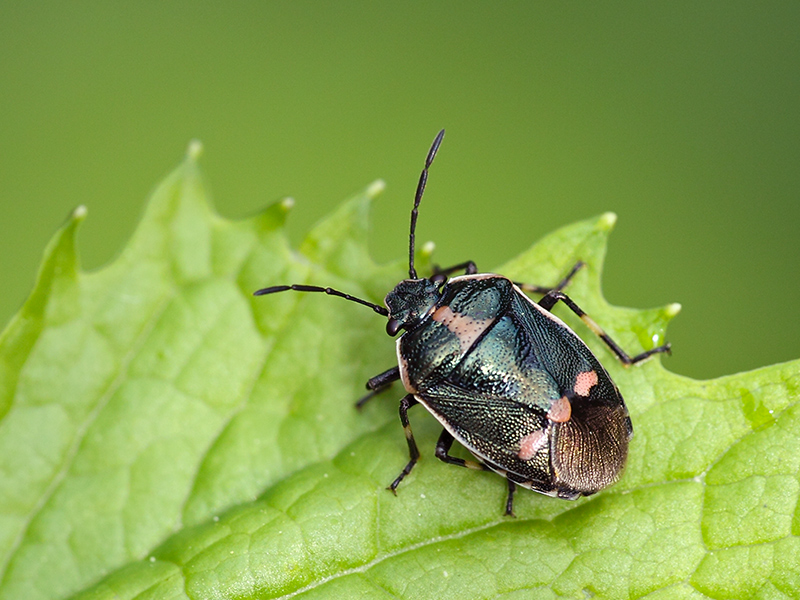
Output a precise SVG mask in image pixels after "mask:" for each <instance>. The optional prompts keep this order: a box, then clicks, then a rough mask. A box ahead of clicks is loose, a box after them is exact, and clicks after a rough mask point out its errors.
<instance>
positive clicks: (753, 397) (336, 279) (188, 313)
mask: <svg viewBox="0 0 800 600" xmlns="http://www.w3.org/2000/svg"><path fill="white" fill-rule="evenodd" d="M197 154H198V148H197V147H196V146H192V147H191V149H190V152H189V155H188V157H187V159H186V161H185V162H184V163H183V165H181V166H180V167H179V168H178V169H177V170H176V171H175V172H174V173H173V174H172V175H170V176H169V177H168V178H167V179H166V181H164V182H163V183H162V184H161V185H160V186H159V187H158V189H157V190H156V191H155V192H154V194H153V197H152V198H151V200H150V202H149V204H148V208H147V211H146V213H145V215H144V218H143V220H142V223H141V224H140V226H139V228H138V229H137V231H136V233H135V235H134V236H133V239H132V240H131V241H130V242H129V243H128V245H127V246H126V248H125V249H124V251H123V252H122V254H121V256H120V257H119V258H118V259H117V260H116V261H115V262H114V263H113V264H111V265H110V266H109V267H107V268H105V269H102V270H100V271H98V272H95V273H85V272H83V271H81V270H80V268H79V266H78V260H77V257H76V254H75V234H76V230H77V227H78V225H79V223H80V221H81V220H82V219H83V218H84V216H85V213H86V211H85V209H82V208H81V209H78V210H76V211H75V212H74V213H73V215H72V216H71V217H70V218H69V220H68V221H67V223H66V224H65V226H64V227H63V228H62V229H61V231H59V232H58V234H57V235H56V236H55V238H54V239H53V241H52V242H51V243H50V245H49V246H48V248H47V250H46V252H45V258H44V261H43V264H42V267H41V270H40V273H39V276H38V280H37V283H36V287H35V289H34V291H33V293H32V294H31V296H30V298H29V299H28V301H27V302H26V304H25V305H24V306H23V308H22V309H21V310H20V312H19V314H18V315H17V316H16V317H15V318H14V319H13V320H12V322H11V323H10V324H9V325H8V327H7V328H6V329H5V331H4V333H3V334H2V337H0V419H1V420H0V480H1V481H2V486H0V572H1V573H2V578H1V579H0V599H10V598H15V599H16V598H26V599H32V600H37V599H44V598H65V597H70V596H72V595H75V597H77V598H84V599H97V600H99V599H105V598H109V599H110V598H121V599H134V598H136V599H145V598H154V599H155V598H193V599H196V598H274V597H282V596H287V595H292V596H295V597H302V598H371V597H375V598H386V597H400V598H496V597H504V598H509V599H511V598H515V599H516V598H586V597H598V598H640V597H644V596H647V597H648V598H750V597H752V598H798V597H800V592H798V589H800V569H798V566H797V565H798V564H800V542H799V541H798V540H799V539H800V538H799V537H798V535H800V509H798V496H799V495H800V481H798V472H799V471H800V407H799V406H800V405H799V404H798V388H799V387H800V362H792V363H788V364H784V365H776V366H773V367H768V368H764V369H760V370H757V371H754V372H751V373H745V374H740V375H735V376H731V377H725V378H722V379H718V380H714V381H700V382H699V381H693V380H689V379H686V378H683V377H680V376H677V375H674V374H671V373H669V372H667V371H666V370H665V369H664V368H662V366H661V365H660V362H659V360H658V359H656V360H652V361H650V362H648V363H646V364H644V365H641V366H637V367H633V368H630V369H623V368H622V367H621V366H620V365H619V364H618V363H617V362H616V361H615V360H614V358H613V357H612V356H611V355H610V353H609V352H608V350H607V349H606V348H605V347H604V346H603V345H602V343H600V342H599V341H598V340H597V339H595V338H594V337H593V336H591V334H589V333H588V332H587V331H586V329H585V327H583V326H582V324H581V323H580V321H577V320H576V319H574V318H572V315H570V314H567V313H565V312H563V311H561V310H560V309H557V312H558V314H559V315H560V316H561V317H562V318H564V319H565V320H566V321H568V322H569V323H570V324H571V325H572V326H574V328H575V330H576V331H578V332H579V333H580V334H581V335H582V336H583V337H584V339H586V340H587V342H588V343H589V345H590V346H591V347H592V349H593V350H594V351H595V352H596V353H597V355H598V356H599V357H601V359H602V360H603V361H604V363H605V364H606V365H607V366H608V368H609V371H610V372H611V374H612V377H613V378H614V379H615V381H616V383H617V384H618V385H619V387H620V389H621V390H622V392H623V394H624V395H625V397H626V399H627V403H628V406H629V409H630V412H631V415H632V419H633V422H634V427H635V430H636V434H635V436H634V439H633V442H632V445H631V453H630V459H629V463H628V467H627V470H626V472H625V475H624V477H623V478H622V480H621V481H620V482H619V483H618V484H617V485H616V486H614V487H612V488H610V489H609V490H606V491H604V492H602V493H600V494H597V495H596V496H593V497H590V498H585V499H581V500H579V501H576V502H567V501H563V500H557V499H553V498H549V497H545V496H541V495H538V494H535V493H531V492H528V491H527V490H521V491H520V492H519V493H518V494H517V502H516V513H517V518H516V519H510V518H506V517H503V516H502V512H503V503H504V500H505V483H504V482H503V480H502V479H500V478H499V477H497V476H496V475H494V474H492V473H475V472H472V471H468V470H466V469H458V468H454V467H451V466H449V465H445V464H443V463H441V462H439V461H436V460H434V459H433V446H434V443H435V440H436V437H437V435H438V431H437V426H436V424H435V421H434V420H433V419H432V418H430V417H429V415H427V414H426V413H425V411H424V410H423V409H417V412H415V413H414V412H412V426H413V428H414V432H415V435H416V437H417V440H418V442H419V444H420V446H421V449H422V452H423V460H422V461H420V463H419V465H418V466H417V467H416V468H415V469H414V471H413V472H412V474H411V475H410V476H409V477H407V478H406V480H404V481H403V483H402V485H401V486H400V488H399V490H398V492H399V493H398V495H397V497H395V496H393V495H392V494H391V493H389V492H388V491H386V490H385V486H386V484H387V483H389V482H390V481H391V480H392V479H393V478H394V477H395V476H396V475H397V473H398V471H399V470H400V469H401V468H402V467H403V465H405V463H406V461H407V458H408V457H407V449H406V445H405V441H404V439H403V434H402V431H401V428H400V426H399V424H398V422H397V399H398V398H399V397H400V396H401V395H402V392H401V390H400V389H399V387H398V386H395V387H394V388H392V390H391V391H389V392H387V393H386V394H384V395H383V397H381V398H377V399H375V400H373V401H372V402H371V403H369V404H368V405H367V406H366V407H365V409H364V410H363V411H362V413H361V414H359V413H358V412H357V411H356V410H355V409H354V408H353V402H354V400H356V399H357V398H358V397H359V396H360V395H361V394H362V393H363V391H364V390H363V384H364V382H365V381H366V379H368V378H369V377H370V376H372V375H374V374H376V373H378V372H380V371H382V370H385V369H386V368H388V367H390V366H392V364H393V363H394V361H395V356H394V344H393V342H392V341H391V340H390V339H389V338H387V337H386V335H385V334H384V333H383V326H384V323H383V321H382V320H381V319H380V318H378V317H377V316H376V315H375V314H373V313H372V312H371V311H369V310H367V309H365V308H364V307H360V306H357V305H355V304H349V303H345V302H343V301H341V300H337V299H331V298H327V297H324V296H321V295H318V294H295V293H286V294H278V295H275V296H267V297H260V298H255V297H253V296H252V292H253V291H254V290H255V289H257V288H259V287H262V286H265V285H274V284H278V283H305V282H310V283H315V284H322V285H329V286H331V287H336V288H338V289H342V290H344V291H347V292H349V293H352V294H355V295H358V296H361V297H365V298H368V299H370V300H372V301H374V302H381V300H382V296H383V295H384V294H385V293H386V292H387V291H388V290H390V289H391V288H392V286H393V285H394V283H396V282H397V281H398V280H399V279H401V278H402V277H403V276H404V265H403V260H402V259H399V260H398V262H397V263H395V264H391V265H386V266H378V265H375V264H374V263H373V262H372V261H371V260H370V259H369V256H368V253H367V250H366V240H367V225H366V220H367V212H368V210H369V204H370V201H371V199H372V198H373V197H374V196H375V195H376V194H377V193H378V192H379V191H380V189H381V188H382V185H381V184H380V183H378V184H373V186H371V188H370V189H368V190H367V191H365V192H364V193H362V194H359V195H358V196H356V197H355V198H353V199H352V200H349V201H348V202H346V203H345V204H343V205H342V206H341V208H340V209H339V210H338V211H337V212H336V213H335V214H333V215H332V216H330V217H328V218H327V219H326V220H325V221H324V222H323V223H322V224H320V225H319V226H317V227H316V229H314V230H313V231H312V232H310V233H309V235H308V237H307V238H306V240H305V241H304V242H303V244H302V245H301V247H300V250H299V251H293V250H292V249H291V248H290V246H289V244H288V242H287V239H286V236H285V234H284V232H283V228H282V225H283V222H284V218H285V216H286V212H287V210H288V208H289V207H290V205H291V202H290V201H288V200H284V201H282V202H278V203H277V204H275V205H273V206H271V207H269V208H268V209H266V210H265V211H264V212H263V213H262V214H260V215H258V216H256V217H253V218H251V219H249V220H245V221H241V222H229V221H226V220H223V219H221V218H220V217H218V216H217V215H216V214H214V213H213V211H212V210H211V209H210V207H209V204H208V201H207V192H206V189H205V187H204V185H203V182H202V180H201V177H200V174H199V172H198V167H197V164H196V159H197ZM613 221H614V218H613V215H603V216H601V217H600V218H598V219H593V220H589V221H584V222H580V223H577V224H575V225H572V226H569V227H566V228H564V229H562V230H560V231H558V232H556V233H554V234H552V235H550V236H549V237H547V238H546V239H544V240H542V241H541V242H539V243H538V244H536V245H535V246H534V247H533V248H531V249H530V250H528V251H527V252H525V253H524V254H523V255H522V256H520V257H519V258H518V259H516V260H514V261H512V262H511V263H509V264H508V265H505V266H504V267H502V268H500V269H498V271H499V272H503V273H505V274H507V275H509V276H511V277H513V278H515V279H518V280H523V281H529V282H532V283H540V284H548V283H550V284H552V283H554V282H556V281H558V280H559V279H560V278H561V277H562V276H563V275H564V274H565V273H566V271H567V270H568V269H569V267H570V266H571V265H572V264H574V263H575V262H576V261H577V260H578V259H582V260H584V261H586V262H587V268H586V269H584V270H582V271H581V272H580V273H579V274H578V275H577V276H576V278H575V280H574V281H573V282H572V283H571V284H570V294H571V295H572V296H573V298H574V299H575V300H576V301H577V302H578V303H579V304H580V305H581V306H582V307H583V308H585V309H586V310H587V312H589V314H591V315H592V316H593V317H594V318H595V320H597V321H598V322H599V323H601V324H602V325H603V327H605V328H606V329H607V331H608V332H609V333H610V334H611V335H612V336H613V337H614V338H615V339H616V340H617V341H618V342H619V343H620V344H621V345H622V346H623V347H624V348H626V349H628V350H629V351H631V352H638V351H640V350H641V349H643V348H649V347H652V346H653V345H654V344H657V343H662V341H663V340H664V330H665V327H666V324H667V322H668V320H669V319H670V318H671V317H672V316H674V314H675V313H676V312H677V311H676V307H675V306H667V307H664V308H660V309H654V310H644V311H639V310H631V309H624V308H618V307H613V306H609V305H608V304H607V303H606V302H605V300H604V299H603V297H602V295H601V292H600V272H601V267H602V262H603V257H604V253H605V247H606V239H607V235H608V233H609V231H610V229H611V226H612V225H613ZM403 254H404V253H402V252H399V251H398V256H400V257H402V256H403ZM429 258H430V257H429V256H427V255H421V257H420V259H421V261H422V262H421V263H420V267H421V268H424V267H425V266H426V264H427V263H428V262H429ZM676 351H680V349H676Z"/></svg>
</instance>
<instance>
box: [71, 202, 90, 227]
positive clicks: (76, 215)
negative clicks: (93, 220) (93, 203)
mask: <svg viewBox="0 0 800 600" xmlns="http://www.w3.org/2000/svg"><path fill="white" fill-rule="evenodd" d="M87 214H89V209H88V208H86V205H85V204H81V205H80V206H77V207H75V210H73V211H72V214H71V215H70V216H69V218H70V221H75V222H78V223H80V222H81V221H83V220H84V219H85V218H86V215H87Z"/></svg>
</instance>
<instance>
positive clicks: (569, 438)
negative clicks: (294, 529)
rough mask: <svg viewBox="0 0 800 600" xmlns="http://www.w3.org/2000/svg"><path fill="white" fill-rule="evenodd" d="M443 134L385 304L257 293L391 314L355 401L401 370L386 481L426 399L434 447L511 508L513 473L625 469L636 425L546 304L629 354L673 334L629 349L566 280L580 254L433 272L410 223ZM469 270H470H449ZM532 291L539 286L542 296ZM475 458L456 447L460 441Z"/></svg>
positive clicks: (577, 474)
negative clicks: (529, 270)
mask: <svg viewBox="0 0 800 600" xmlns="http://www.w3.org/2000/svg"><path fill="white" fill-rule="evenodd" d="M443 137H444V130H442V131H440V132H439V134H438V135H437V136H436V139H435V140H434V142H433V145H432V146H431V149H430V150H429V152H428V156H427V158H426V160H425V166H424V168H423V170H422V174H421V175H420V179H419V183H418V184H417V191H416V195H415V197H414V208H413V209H412V211H411V227H410V235H409V253H408V262H409V267H408V279H405V280H403V281H401V282H400V283H398V284H397V286H396V287H395V288H394V289H393V290H392V291H391V292H389V293H388V294H387V295H386V298H385V307H384V306H380V305H377V304H373V303H372V302H369V301H367V300H363V299H361V298H356V297H354V296H351V295H349V294H346V293H344V292H341V291H338V290H335V289H332V288H328V287H320V286H314V285H299V284H295V285H278V286H273V287H267V288H264V289H261V290H258V291H257V292H255V295H257V296H260V295H265V294H272V293H276V292H284V291H288V290H294V291H297V292H321V293H325V294H329V295H331V296H338V297H340V298H344V299H345V300H350V301H353V302H357V303H359V304H363V305H364V306H368V307H369V308H371V309H372V310H374V311H375V312H376V313H378V314H380V315H383V316H385V317H387V318H388V322H387V324H386V331H387V333H388V334H389V335H390V336H395V335H397V334H398V333H399V332H401V331H402V332H403V333H402V335H401V336H400V337H399V338H398V339H397V361H398V364H397V366H396V367H392V368H391V369H388V370H387V371H384V372H383V373H380V374H378V375H376V376H375V377H372V378H371V379H370V380H369V381H368V382H367V389H368V390H370V392H369V393H368V394H367V395H366V396H364V397H363V398H362V399H361V400H359V401H358V403H357V406H358V407H359V408H360V407H361V406H362V405H363V404H364V403H365V402H366V401H367V400H369V399H370V398H372V397H373V396H374V395H375V394H377V393H379V392H381V391H383V390H385V389H386V388H388V387H389V386H390V385H391V384H392V383H393V382H394V381H397V380H398V379H399V380H401V381H402V383H403V386H404V387H405V389H406V392H408V393H407V394H406V395H405V396H404V397H403V398H402V399H401V400H400V422H401V423H402V425H403V429H404V431H405V436H406V441H407V443H408V451H409V461H408V464H406V466H405V467H404V468H403V470H402V471H401V472H400V474H399V475H398V476H397V478H395V480H394V481H392V483H391V484H390V485H389V488H388V489H390V490H391V491H392V492H395V493H396V489H397V486H398V485H399V484H400V482H401V481H402V480H403V478H404V477H405V476H406V475H408V474H409V473H410V472H411V470H412V469H413V468H414V465H415V464H416V462H417V460H418V459H419V456H420V454H419V450H418V449H417V444H416V442H415V440H414V435H413V433H412V431H411V426H410V425H409V421H408V410H409V408H411V407H412V406H414V405H415V404H422V405H423V406H424V407H425V408H426V409H428V411H429V412H430V413H431V414H432V415H433V416H434V417H435V418H436V419H437V420H438V421H439V423H441V425H442V427H443V429H442V433H441V435H440V436H439V441H438V442H437V444H436V452H435V454H436V457H437V458H438V459H440V460H442V461H444V462H446V463H449V464H453V465H458V466H461V467H468V468H471V469H479V470H491V471H495V472H497V473H499V474H500V475H502V476H504V477H505V478H506V480H507V482H508V497H507V500H506V514H507V515H512V514H513V500H514V492H515V490H516V487H517V485H521V486H523V487H527V488H530V489H532V490H535V491H537V492H540V493H542V494H547V495H549V496H555V497H558V498H565V499H569V500H574V499H575V498H578V497H579V496H588V495H591V494H594V493H595V492H597V491H599V490H601V489H603V488H605V487H607V486H609V485H611V484H613V483H614V482H616V481H617V479H618V478H619V476H620V474H621V472H622V469H623V467H624V466H625V461H626V458H627V455H628V442H629V440H630V438H631V435H632V434H633V427H632V425H631V420H630V417H629V416H628V410H627V408H626V407H625V402H624V401H623V399H622V395H621V394H620V392H619V390H618V389H617V386H616V385H615V384H614V382H613V381H612V380H611V377H609V375H608V372H607V371H606V370H605V368H603V366H602V365H601V364H600V362H599V361H598V360H597V358H596V357H595V356H594V354H592V352H591V351H590V350H589V348H588V347H587V346H586V344H585V343H584V342H583V341H582V340H581V339H580V338H579V337H578V336H577V335H576V334H575V333H574V332H573V331H572V330H571V329H570V328H569V327H568V326H567V325H566V324H564V322H563V321H561V320H560V319H559V318H558V317H556V316H554V315H553V314H552V313H551V310H552V308H553V306H554V305H555V304H557V303H558V302H562V303H564V304H565V305H566V306H567V307H568V308H569V309H570V310H571V311H572V312H574V313H575V314H576V315H578V317H580V318H581V320H582V321H583V322H584V323H585V324H586V325H587V326H588V327H589V329H590V330H591V331H592V332H594V333H595V334H596V335H597V336H599V337H600V338H601V339H602V340H603V342H605V344H606V346H608V348H609V349H610V350H611V352H612V353H613V354H614V355H615V356H616V357H617V358H618V359H619V360H620V361H621V362H622V363H623V364H624V365H626V366H628V365H632V364H635V363H638V362H641V361H643V360H645V359H647V358H648V357H650V356H652V355H654V354H657V353H660V352H669V348H670V346H669V344H665V345H663V346H658V347H655V348H652V349H650V350H647V351H645V352H642V353H641V354H637V355H635V356H629V355H628V354H627V353H625V351H624V350H622V348H620V346H618V345H617V344H616V343H615V342H614V341H613V340H612V339H611V338H610V337H609V336H608V335H607V334H606V333H605V332H604V331H603V330H602V329H601V328H600V327H599V326H598V325H597V324H596V323H595V322H594V321H593V320H592V319H590V318H589V316H588V315H587V314H586V313H585V312H584V311H583V310H581V308H580V307H579V306H578V305H577V304H576V303H575V302H574V301H573V300H572V299H571V298H570V297H569V296H567V295H566V294H565V293H564V292H563V291H562V289H563V288H564V287H565V286H566V285H567V284H568V283H569V281H570V279H571V278H572V276H573V275H574V274H575V273H576V272H577V271H578V270H579V269H580V268H581V267H582V266H583V264H582V263H581V262H578V263H577V264H576V265H575V266H574V267H573V268H572V270H571V271H570V272H569V273H568V274H567V276H566V277H565V278H564V279H563V280H562V281H561V282H560V283H558V284H557V285H556V286H555V287H552V288H547V287H541V286H536V285H530V284H522V283H517V282H513V281H511V280H509V279H508V278H506V277H503V276H502V275H494V274H491V273H478V270H477V268H476V267H475V264H474V263H473V262H472V261H467V262H464V263H461V264H458V265H455V266H453V267H450V268H447V269H435V272H434V273H433V275H431V276H430V277H427V278H423V277H418V276H417V271H416V269H415V267H414V233H415V229H416V223H417V215H418V209H419V205H420V201H421V200H422V195H423V193H424V191H425V184H426V182H427V178H428V169H429V168H430V166H431V164H432V163H433V159H434V157H435V156H436V152H437V151H438V149H439V145H440V144H441V142H442V138H443ZM459 271H463V273H464V274H463V275H459V276H455V277H452V278H450V275H452V274H454V273H458V272H459ZM525 292H532V293H538V294H543V297H542V298H541V299H540V300H539V301H538V302H535V301H533V300H532V299H531V298H529V297H528V296H527V295H526V294H525ZM455 440H458V442H459V443H460V444H461V445H463V446H464V447H465V448H466V449H467V450H469V451H470V453H472V454H473V456H474V457H475V458H476V459H477V461H473V460H464V459H462V458H458V457H455V456H451V455H450V448H451V447H452V444H453V441H455Z"/></svg>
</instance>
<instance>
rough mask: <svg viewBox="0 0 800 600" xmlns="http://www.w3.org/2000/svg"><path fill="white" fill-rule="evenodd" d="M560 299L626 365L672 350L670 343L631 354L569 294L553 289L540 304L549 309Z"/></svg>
mask: <svg viewBox="0 0 800 600" xmlns="http://www.w3.org/2000/svg"><path fill="white" fill-rule="evenodd" d="M559 300H560V301H561V302H563V303H564V304H566V305H567V306H568V307H569V309H570V310H571V311H572V312H574V313H575V314H576V315H578V316H579V317H580V318H581V320H582V321H583V322H584V323H586V326H587V327H588V328H589V329H591V330H592V332H593V333H594V334H595V335H596V336H597V337H599V338H600V339H601V340H603V342H605V344H606V346H608V347H609V349H610V350H611V351H612V352H613V353H614V354H615V355H616V356H617V358H618V359H619V360H620V362H621V363H622V364H623V365H625V366H626V367H627V366H629V365H633V364H636V363H638V362H641V361H643V360H645V359H646V358H649V357H650V356H652V355H653V354H658V353H660V352H666V353H669V352H670V347H671V346H670V344H664V345H663V346H656V347H655V348H652V349H651V350H647V351H645V352H642V353H641V354H637V355H636V356H629V355H628V354H627V353H626V352H625V351H624V350H623V349H622V348H620V347H619V345H618V344H617V343H616V342H615V341H614V340H612V339H611V338H610V337H609V335H608V334H607V333H606V332H605V331H603V330H602V329H601V328H600V326H599V325H598V324H597V323H595V322H594V321H593V320H592V318H591V317H589V315H587V314H586V313H585V312H583V309H582V308H581V307H580V306H578V305H577V304H575V302H573V301H572V299H571V298H570V297H569V296H567V295H566V294H565V293H564V292H560V291H558V290H553V291H552V292H549V293H548V294H547V295H546V296H545V297H544V298H542V299H541V300H540V301H539V306H541V307H542V308H544V309H545V310H548V311H549V310H551V309H552V308H553V306H554V305H555V304H556V302H558V301H559Z"/></svg>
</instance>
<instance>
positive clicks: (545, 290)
mask: <svg viewBox="0 0 800 600" xmlns="http://www.w3.org/2000/svg"><path fill="white" fill-rule="evenodd" d="M585 265H586V263H584V262H583V261H581V260H579V261H578V262H576V263H575V265H574V266H573V267H572V269H570V271H569V273H567V275H566V277H564V279H562V280H561V281H560V282H559V283H558V284H557V285H556V286H555V287H542V286H540V285H535V284H532V283H519V282H517V281H515V282H514V285H516V286H517V287H518V288H519V289H521V290H522V291H523V292H529V293H531V294H549V293H550V292H560V291H561V290H563V289H564V288H565V287H567V285H568V284H569V282H570V281H571V280H572V278H573V277H574V276H575V273H577V272H578V271H580V270H581V269H582V268H583V267H584V266H585Z"/></svg>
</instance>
